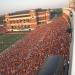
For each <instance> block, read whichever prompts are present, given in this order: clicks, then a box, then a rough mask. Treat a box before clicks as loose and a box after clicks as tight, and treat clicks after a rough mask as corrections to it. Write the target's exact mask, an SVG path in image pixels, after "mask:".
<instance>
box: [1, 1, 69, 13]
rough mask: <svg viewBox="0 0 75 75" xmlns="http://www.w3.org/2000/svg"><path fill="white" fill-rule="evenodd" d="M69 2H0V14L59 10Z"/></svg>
mask: <svg viewBox="0 0 75 75" xmlns="http://www.w3.org/2000/svg"><path fill="white" fill-rule="evenodd" d="M68 4H69V0H0V14H4V13H8V12H14V11H19V10H27V9H36V8H60V7H64V6H67V5H68Z"/></svg>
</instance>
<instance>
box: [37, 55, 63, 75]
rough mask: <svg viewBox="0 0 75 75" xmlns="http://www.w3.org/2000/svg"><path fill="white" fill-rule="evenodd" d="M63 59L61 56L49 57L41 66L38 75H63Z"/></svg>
mask: <svg viewBox="0 0 75 75" xmlns="http://www.w3.org/2000/svg"><path fill="white" fill-rule="evenodd" d="M63 68H64V58H63V56H60V55H59V56H58V55H55V56H49V57H47V58H46V60H45V62H44V64H43V65H42V66H41V68H40V70H39V72H38V75H63Z"/></svg>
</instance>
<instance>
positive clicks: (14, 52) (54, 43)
mask: <svg viewBox="0 0 75 75" xmlns="http://www.w3.org/2000/svg"><path fill="white" fill-rule="evenodd" d="M67 27H68V25H67V22H66V21H65V19H64V18H63V17H59V18H58V19H57V20H55V21H53V22H52V23H50V24H48V25H44V26H42V27H39V28H37V29H36V30H34V31H32V32H31V33H29V34H28V36H27V39H22V40H21V41H19V42H18V43H16V44H15V45H13V46H12V47H11V48H9V49H8V50H7V51H5V52H2V53H1V54H0V75H38V71H39V69H40V66H41V65H42V64H43V62H44V60H45V59H46V57H48V56H49V55H62V56H63V57H64V60H68V57H69V46H70V41H71V40H70V39H71V36H70V33H68V32H66V29H67Z"/></svg>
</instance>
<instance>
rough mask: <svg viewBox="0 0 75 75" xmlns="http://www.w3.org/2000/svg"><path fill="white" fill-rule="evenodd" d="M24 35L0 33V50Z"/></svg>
mask: <svg viewBox="0 0 75 75" xmlns="http://www.w3.org/2000/svg"><path fill="white" fill-rule="evenodd" d="M24 36H25V34H0V52H2V51H3V50H5V49H6V48H8V47H10V46H11V45H12V44H13V43H15V42H16V41H17V40H19V39H21V38H23V37H24Z"/></svg>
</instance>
